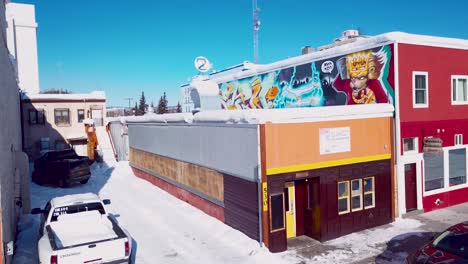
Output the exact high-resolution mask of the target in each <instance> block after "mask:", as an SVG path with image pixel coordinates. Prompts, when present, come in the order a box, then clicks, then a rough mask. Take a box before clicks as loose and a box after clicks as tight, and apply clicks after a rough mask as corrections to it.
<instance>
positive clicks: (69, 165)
mask: <svg viewBox="0 0 468 264" xmlns="http://www.w3.org/2000/svg"><path fill="white" fill-rule="evenodd" d="M89 166H90V161H89V159H88V157H85V156H78V155H77V154H76V152H75V150H74V149H65V150H53V151H48V152H46V153H44V154H43V155H42V156H41V157H39V158H38V159H37V160H35V161H34V171H33V174H32V180H33V181H34V182H36V183H38V184H57V185H59V186H60V187H67V186H69V185H70V184H72V183H78V182H79V183H81V184H85V183H87V182H88V180H89V177H91V171H90V168H89Z"/></svg>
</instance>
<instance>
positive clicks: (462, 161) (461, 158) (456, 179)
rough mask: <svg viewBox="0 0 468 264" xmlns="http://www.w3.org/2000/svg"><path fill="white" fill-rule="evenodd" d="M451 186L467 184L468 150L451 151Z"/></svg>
mask: <svg viewBox="0 0 468 264" xmlns="http://www.w3.org/2000/svg"><path fill="white" fill-rule="evenodd" d="M449 175H450V178H449V183H450V186H452V185H458V184H462V183H466V149H454V150H449Z"/></svg>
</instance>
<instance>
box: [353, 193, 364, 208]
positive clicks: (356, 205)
mask: <svg viewBox="0 0 468 264" xmlns="http://www.w3.org/2000/svg"><path fill="white" fill-rule="evenodd" d="M351 208H352V209H359V208H362V207H361V195H359V196H354V197H353V198H351Z"/></svg>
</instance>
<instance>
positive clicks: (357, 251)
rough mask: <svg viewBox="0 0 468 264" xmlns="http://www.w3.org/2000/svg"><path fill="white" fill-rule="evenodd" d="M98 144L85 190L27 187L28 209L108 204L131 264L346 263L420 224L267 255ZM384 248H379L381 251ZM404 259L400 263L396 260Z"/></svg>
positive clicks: (24, 223) (25, 232)
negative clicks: (126, 240)
mask: <svg viewBox="0 0 468 264" xmlns="http://www.w3.org/2000/svg"><path fill="white" fill-rule="evenodd" d="M98 139H99V143H100V145H101V147H102V151H103V153H104V163H102V164H94V165H93V167H92V177H91V179H90V181H89V182H88V183H87V184H85V185H76V186H73V187H71V188H66V189H62V188H56V187H51V186H39V185H37V184H34V183H32V184H31V199H32V207H44V205H45V204H46V202H47V201H48V200H49V199H51V198H53V197H56V196H62V195H66V194H74V193H85V192H93V193H97V194H99V196H100V197H101V198H102V199H105V198H106V199H111V201H112V204H111V205H109V206H108V210H109V211H110V212H111V213H113V214H116V215H117V216H118V217H117V219H118V221H119V222H120V223H121V225H122V226H123V227H125V228H126V229H127V230H128V231H129V232H130V234H131V235H132V237H133V239H134V241H133V245H134V248H135V249H136V250H135V251H136V252H134V253H135V254H136V258H135V263H138V264H144V263H181V264H188V263H269V264H274V263H351V262H355V261H360V260H364V259H366V258H369V257H372V256H376V255H378V254H381V253H382V252H383V251H385V242H386V241H388V240H390V239H392V238H394V237H398V236H401V237H402V239H404V234H407V233H408V232H415V231H418V227H419V226H420V223H419V222H418V221H417V220H412V219H400V220H398V221H396V222H395V223H393V224H391V225H389V226H387V227H386V228H384V229H375V230H369V231H364V232H360V233H357V234H351V235H348V236H344V237H341V238H339V239H336V240H332V241H329V242H326V243H324V244H325V245H329V246H330V248H333V250H328V251H324V252H321V253H319V254H317V255H316V256H314V257H312V258H309V257H304V256H301V255H298V254H297V252H296V251H294V250H289V251H287V252H283V253H276V254H272V253H270V252H269V251H268V249H267V248H265V247H261V246H260V245H259V243H258V242H257V241H254V240H252V239H250V238H248V237H247V236H246V235H244V234H242V233H241V232H239V231H237V230H235V229H233V228H231V227H229V226H227V225H225V224H223V223H222V222H220V221H218V220H217V219H215V218H212V217H210V216H208V215H206V214H205V213H203V212H202V211H200V210H198V209H196V208H194V207H192V206H190V205H189V204H187V203H185V202H183V201H180V200H178V199H176V198H174V197H173V196H171V195H169V194H168V193H166V192H164V191H162V190H160V189H159V188H157V187H155V186H153V185H152V184H150V183H148V182H146V181H144V180H141V179H139V178H137V177H136V176H134V175H133V173H132V171H131V169H130V167H129V165H128V162H115V160H114V159H113V153H112V150H111V148H110V143H109V141H108V138H107V137H106V134H105V132H104V130H103V129H100V128H98ZM38 229H39V216H37V215H36V216H33V215H26V216H23V217H22V218H21V220H20V223H19V231H20V232H19V234H18V239H17V241H16V246H17V248H16V253H15V257H14V261H13V263H16V264H22V263H25V264H26V263H28V264H29V263H37V246H36V243H37V240H38ZM382 245H383V246H382ZM402 258H404V255H403V256H401V257H400V258H399V260H401V259H402ZM397 263H398V262H397Z"/></svg>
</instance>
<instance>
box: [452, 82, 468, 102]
mask: <svg viewBox="0 0 468 264" xmlns="http://www.w3.org/2000/svg"><path fill="white" fill-rule="evenodd" d="M458 104H468V76H464V75H452V105H458Z"/></svg>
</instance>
